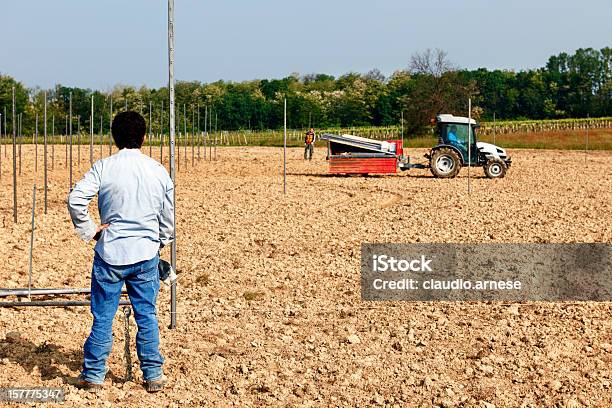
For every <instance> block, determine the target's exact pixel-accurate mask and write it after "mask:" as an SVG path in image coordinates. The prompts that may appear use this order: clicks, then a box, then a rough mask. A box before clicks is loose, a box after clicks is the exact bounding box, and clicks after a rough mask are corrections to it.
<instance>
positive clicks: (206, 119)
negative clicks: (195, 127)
mask: <svg viewBox="0 0 612 408" xmlns="http://www.w3.org/2000/svg"><path fill="white" fill-rule="evenodd" d="M207 123H208V105H204V160H206V138H207V137H208V132H207V131H206V129H207V128H206V124H207Z"/></svg>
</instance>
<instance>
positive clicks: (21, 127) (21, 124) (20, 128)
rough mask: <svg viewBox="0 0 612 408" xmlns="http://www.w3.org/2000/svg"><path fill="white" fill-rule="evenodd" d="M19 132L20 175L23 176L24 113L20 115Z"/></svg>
mask: <svg viewBox="0 0 612 408" xmlns="http://www.w3.org/2000/svg"><path fill="white" fill-rule="evenodd" d="M18 121H19V123H18V126H19V130H18V131H17V133H18V134H19V175H20V176H21V145H22V144H23V112H22V113H20V114H19V119H18Z"/></svg>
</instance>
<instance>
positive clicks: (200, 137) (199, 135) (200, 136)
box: [198, 103, 202, 161]
mask: <svg viewBox="0 0 612 408" xmlns="http://www.w3.org/2000/svg"><path fill="white" fill-rule="evenodd" d="M201 129H202V128H200V104H199V103H198V161H199V160H200V159H201V158H202V157H201V156H200V145H201V144H202V131H201Z"/></svg>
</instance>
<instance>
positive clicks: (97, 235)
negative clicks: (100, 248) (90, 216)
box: [93, 224, 110, 241]
mask: <svg viewBox="0 0 612 408" xmlns="http://www.w3.org/2000/svg"><path fill="white" fill-rule="evenodd" d="M109 225H110V224H102V225H100V226H99V227H98V229H97V230H96V235H94V237H93V239H94V241H97V240H99V239H100V236H101V235H102V231H104V230H105V229H107V228H108V226H109Z"/></svg>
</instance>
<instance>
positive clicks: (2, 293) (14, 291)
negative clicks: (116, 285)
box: [0, 288, 127, 298]
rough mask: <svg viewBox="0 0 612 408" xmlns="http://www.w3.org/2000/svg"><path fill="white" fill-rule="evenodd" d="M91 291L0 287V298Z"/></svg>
mask: <svg viewBox="0 0 612 408" xmlns="http://www.w3.org/2000/svg"><path fill="white" fill-rule="evenodd" d="M89 293H91V289H90V288H32V289H28V288H10V289H8V288H7V289H0V298H4V297H9V296H17V297H21V296H28V295H29V294H31V295H32V296H49V295H80V294H89ZM121 293H127V289H125V288H123V289H122V290H121Z"/></svg>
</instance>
